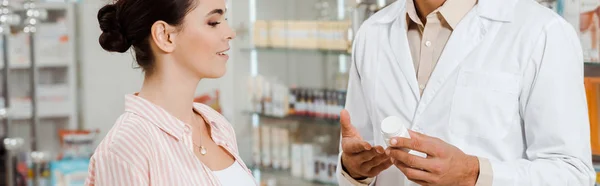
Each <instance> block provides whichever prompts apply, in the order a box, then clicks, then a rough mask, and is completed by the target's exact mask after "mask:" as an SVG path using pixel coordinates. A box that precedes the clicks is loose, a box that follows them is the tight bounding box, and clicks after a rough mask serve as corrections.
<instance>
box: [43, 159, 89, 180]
mask: <svg viewBox="0 0 600 186" xmlns="http://www.w3.org/2000/svg"><path fill="white" fill-rule="evenodd" d="M89 164H90V160H89V159H71V160H60V161H52V162H50V175H51V182H52V185H53V186H83V185H84V184H85V180H86V178H87V175H88V166H89Z"/></svg>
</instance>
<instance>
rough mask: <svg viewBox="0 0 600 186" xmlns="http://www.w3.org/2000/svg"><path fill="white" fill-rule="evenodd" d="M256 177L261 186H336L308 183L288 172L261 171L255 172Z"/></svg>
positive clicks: (315, 182)
mask: <svg viewBox="0 0 600 186" xmlns="http://www.w3.org/2000/svg"><path fill="white" fill-rule="evenodd" d="M253 173H254V175H255V176H257V179H258V180H259V181H260V182H261V184H260V185H267V186H271V185H275V186H329V185H334V184H329V183H320V182H317V181H308V180H305V179H302V178H298V177H294V176H292V174H291V173H290V172H289V171H286V170H273V169H259V171H258V172H257V170H254V171H253Z"/></svg>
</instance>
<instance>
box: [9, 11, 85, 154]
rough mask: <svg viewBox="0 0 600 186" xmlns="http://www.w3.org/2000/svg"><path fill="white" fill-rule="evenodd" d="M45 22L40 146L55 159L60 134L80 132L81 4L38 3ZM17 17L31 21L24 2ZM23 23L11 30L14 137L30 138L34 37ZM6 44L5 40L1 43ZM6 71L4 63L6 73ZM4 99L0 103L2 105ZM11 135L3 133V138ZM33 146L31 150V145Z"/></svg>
mask: <svg viewBox="0 0 600 186" xmlns="http://www.w3.org/2000/svg"><path fill="white" fill-rule="evenodd" d="M35 5H36V9H37V10H39V12H40V15H41V19H40V20H39V22H38V23H37V24H36V29H37V30H36V34H35V37H34V39H35V41H34V42H35V48H34V54H35V58H36V67H35V69H36V71H37V74H38V76H37V77H38V78H37V80H36V82H37V84H36V85H35V86H36V87H37V88H36V92H37V98H38V99H37V100H38V102H37V116H38V118H39V121H40V124H39V125H38V128H37V130H36V131H38V132H37V134H38V136H37V139H36V141H37V144H38V145H37V146H38V147H39V148H40V149H39V150H41V151H47V152H50V153H52V154H54V153H57V151H58V149H59V143H58V141H59V140H58V139H59V138H58V131H57V130H58V129H76V128H77V127H78V126H77V121H78V118H77V117H78V115H77V97H76V96H77V84H76V82H77V79H76V72H77V69H76V68H77V65H76V62H75V61H76V51H75V49H76V47H75V38H76V36H75V30H76V29H75V28H76V27H75V21H76V20H75V13H76V11H75V4H74V3H66V2H65V3H62V2H36V4H35ZM11 6H12V7H13V12H14V13H15V14H18V15H20V17H21V20H20V21H21V22H22V21H24V18H25V17H26V16H25V14H26V12H25V9H24V8H23V4H22V3H17V2H12V4H11ZM22 25H23V24H21V25H19V26H14V27H12V28H11V34H10V35H9V36H8V48H9V49H8V50H9V56H8V58H9V81H10V82H9V91H10V95H11V109H10V111H9V113H10V114H9V116H10V120H11V127H10V131H9V132H8V134H10V136H15V137H16V136H18V137H25V144H30V143H31V140H32V139H30V138H29V136H30V135H29V131H30V130H31V129H30V127H31V126H30V121H29V120H30V118H31V115H32V114H31V107H32V105H31V97H30V92H31V87H30V73H31V71H30V64H31V63H30V58H29V51H30V45H29V37H28V35H27V34H25V33H23V32H22V30H23V26H22ZM0 42H2V41H0ZM3 68H5V67H4V65H2V64H0V69H3ZM2 105H4V99H3V98H2V99H0V106H2ZM6 132H7V131H0V135H1V134H3V133H6ZM25 146H26V147H29V146H28V145H25Z"/></svg>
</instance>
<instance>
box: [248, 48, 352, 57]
mask: <svg viewBox="0 0 600 186" xmlns="http://www.w3.org/2000/svg"><path fill="white" fill-rule="evenodd" d="M240 51H242V52H251V51H259V52H300V53H302V52H304V53H311V52H320V53H326V54H343V55H350V53H349V51H347V50H328V49H306V48H280V47H250V48H241V49H240Z"/></svg>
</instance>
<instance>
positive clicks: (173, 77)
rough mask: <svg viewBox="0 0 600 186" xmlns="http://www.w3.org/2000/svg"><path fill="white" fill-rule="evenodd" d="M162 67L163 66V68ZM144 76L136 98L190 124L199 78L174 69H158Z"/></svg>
mask: <svg viewBox="0 0 600 186" xmlns="http://www.w3.org/2000/svg"><path fill="white" fill-rule="evenodd" d="M163 67H164V66H163ZM159 69H161V71H154V72H153V73H152V74H151V75H148V76H146V78H145V79H144V84H143V85H142V89H141V90H140V93H139V94H138V96H140V97H142V98H144V99H146V100H148V101H150V102H152V103H154V104H156V105H158V106H160V107H162V108H163V109H165V110H166V111H167V112H169V113H170V114H172V115H173V116H175V117H177V118H178V119H179V120H181V121H183V122H185V123H188V124H189V123H192V121H193V120H192V119H193V118H192V117H193V116H194V112H193V101H194V94H195V92H196V87H197V86H198V82H199V81H200V78H191V77H193V76H191V75H189V72H181V71H180V70H175V68H170V69H165V68H159Z"/></svg>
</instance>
